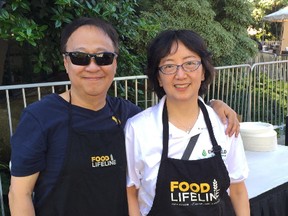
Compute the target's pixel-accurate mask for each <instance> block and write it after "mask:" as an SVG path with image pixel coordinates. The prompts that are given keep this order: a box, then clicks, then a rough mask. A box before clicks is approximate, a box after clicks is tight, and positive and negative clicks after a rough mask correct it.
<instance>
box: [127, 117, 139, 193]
mask: <svg viewBox="0 0 288 216" xmlns="http://www.w3.org/2000/svg"><path fill="white" fill-rule="evenodd" d="M135 138H136V137H135V133H134V128H133V126H132V125H131V122H130V121H129V120H128V121H127V123H126V126H125V144H126V155H127V187H130V186H133V185H135V187H136V188H139V185H140V180H139V178H140V173H139V172H138V169H137V166H138V165H139V162H137V160H136V158H137V152H138V151H137V146H136V145H135V143H136V142H135Z"/></svg>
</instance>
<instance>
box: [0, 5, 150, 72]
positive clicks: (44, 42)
mask: <svg viewBox="0 0 288 216" xmlns="http://www.w3.org/2000/svg"><path fill="white" fill-rule="evenodd" d="M135 7H137V3H136V0H98V1H95V0H90V1H86V0H54V1H52V0H41V1H39V0H31V1H28V0H11V1H9V2H7V4H6V6H5V7H4V8H3V9H1V11H0V22H1V28H0V38H3V39H6V40H16V41H18V42H19V43H20V44H21V45H22V46H24V45H25V44H26V49H28V50H29V54H28V55H29V56H30V58H29V60H30V62H27V63H28V64H31V65H33V71H34V72H35V73H39V72H44V73H45V74H47V73H52V72H53V71H54V72H55V71H63V69H64V68H63V63H62V57H61V54H60V48H59V47H60V32H61V30H62V28H63V26H64V25H65V24H67V23H69V22H71V20H73V19H74V18H76V17H81V16H97V17H101V18H103V19H105V20H107V21H109V22H111V23H112V24H113V25H114V26H115V28H116V29H117V31H118V33H119V35H120V55H119V63H118V74H117V75H118V76H124V75H133V74H139V73H142V68H143V58H145V57H144V55H143V53H137V52H136V51H137V49H138V48H140V47H141V46H143V44H144V43H143V41H142V36H141V35H145V34H150V32H151V31H153V28H154V27H155V24H154V23H153V24H152V23H151V21H149V20H148V21H146V20H143V19H141V18H139V17H138V16H137V15H136V13H135ZM150 23H151V24H150ZM141 43H142V44H141ZM135 47H137V49H135ZM26 54H27V53H26Z"/></svg>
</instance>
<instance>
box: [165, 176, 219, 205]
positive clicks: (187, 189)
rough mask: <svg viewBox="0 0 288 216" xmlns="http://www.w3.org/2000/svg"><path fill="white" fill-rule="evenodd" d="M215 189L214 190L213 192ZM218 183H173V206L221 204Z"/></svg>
mask: <svg viewBox="0 0 288 216" xmlns="http://www.w3.org/2000/svg"><path fill="white" fill-rule="evenodd" d="M211 188H213V190H211ZM219 191H220V190H219V189H218V183H217V181H216V180H215V179H214V180H213V182H212V184H211V185H210V184H209V183H206V182H203V183H195V182H192V183H189V182H186V181H182V182H179V181H171V182H170V193H171V204H172V205H179V206H189V205H213V204H216V203H218V202H219Z"/></svg>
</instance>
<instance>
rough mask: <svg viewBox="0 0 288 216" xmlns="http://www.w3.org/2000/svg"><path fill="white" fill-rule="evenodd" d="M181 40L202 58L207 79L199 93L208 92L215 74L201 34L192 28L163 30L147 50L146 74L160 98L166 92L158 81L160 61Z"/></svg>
mask: <svg viewBox="0 0 288 216" xmlns="http://www.w3.org/2000/svg"><path fill="white" fill-rule="evenodd" d="M179 42H181V43H183V44H184V45H185V46H186V47H187V48H188V49H189V50H191V51H193V52H195V53H197V54H198V55H199V56H200V58H201V63H202V66H203V68H204V76H205V79H204V81H202V83H201V86H200V89H199V92H198V95H203V94H205V93H207V90H208V86H209V84H210V83H211V82H212V80H213V77H214V75H215V70H214V66H213V64H212V59H211V54H210V53H209V52H208V50H207V46H206V44H205V42H204V40H203V39H202V38H201V36H199V35H198V34H197V33H196V32H193V31H192V30H166V31H163V32H161V33H160V34H159V35H158V36H156V38H154V39H153V40H152V41H151V43H150V45H149V46H148V50H147V69H146V74H147V76H148V79H149V82H150V85H151V87H152V90H154V91H155V93H156V94H157V96H158V97H159V98H162V97H163V96H164V95H165V94H166V93H165V91H164V89H163V88H162V87H161V86H160V85H159V81H158V76H159V64H160V61H161V59H162V58H164V57H166V56H168V55H169V54H170V53H171V47H172V45H173V44H174V43H177V45H178V43H179Z"/></svg>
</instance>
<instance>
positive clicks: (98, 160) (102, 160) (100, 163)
mask: <svg viewBox="0 0 288 216" xmlns="http://www.w3.org/2000/svg"><path fill="white" fill-rule="evenodd" d="M91 165H92V167H108V166H115V165H116V160H115V159H114V158H113V155H112V154H110V155H98V156H92V157H91Z"/></svg>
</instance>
